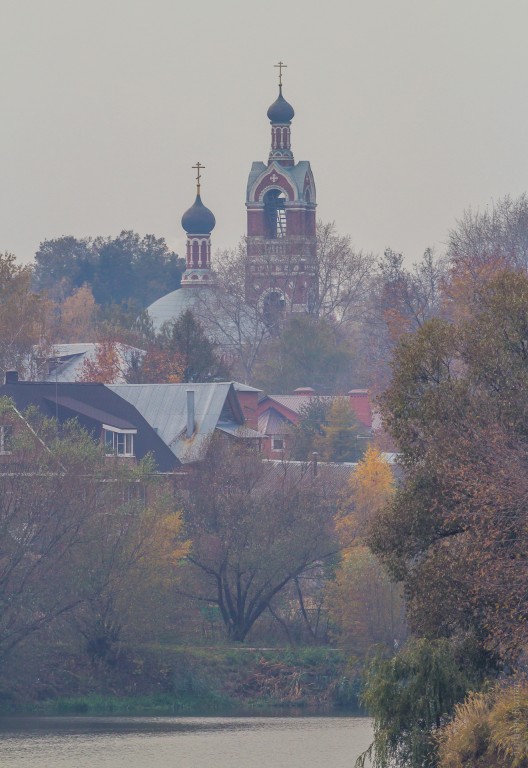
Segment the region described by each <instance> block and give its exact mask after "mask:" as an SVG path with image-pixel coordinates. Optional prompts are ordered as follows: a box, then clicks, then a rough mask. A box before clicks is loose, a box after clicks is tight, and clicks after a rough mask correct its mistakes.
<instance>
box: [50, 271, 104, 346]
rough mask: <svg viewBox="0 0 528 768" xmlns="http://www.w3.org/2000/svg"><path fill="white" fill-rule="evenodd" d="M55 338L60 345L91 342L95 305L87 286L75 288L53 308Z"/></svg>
mask: <svg viewBox="0 0 528 768" xmlns="http://www.w3.org/2000/svg"><path fill="white" fill-rule="evenodd" d="M55 311H56V320H55V325H56V330H55V336H56V338H57V339H58V340H59V341H60V343H61V344H68V343H73V342H85V341H91V340H92V338H93V335H94V330H95V319H96V304H95V299H94V297H93V294H92V292H91V290H90V288H89V287H88V286H87V285H82V286H81V287H80V288H77V289H76V290H75V291H74V293H72V294H71V295H70V296H67V297H66V298H65V299H64V301H62V302H60V303H59V304H58V305H56V306H55Z"/></svg>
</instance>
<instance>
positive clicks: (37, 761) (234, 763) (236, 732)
mask: <svg viewBox="0 0 528 768" xmlns="http://www.w3.org/2000/svg"><path fill="white" fill-rule="evenodd" d="M371 738H372V729H371V723H370V720H368V719H367V718H362V717H251V718H249V717H241V718H235V717H224V718H221V717H218V718H216V717H207V718H205V717H188V718H182V717H174V718H171V717H115V718H104V717H43V718H3V719H0V766H1V768H33V766H35V768H36V766H38V768H242V767H243V768H316V767H317V768H322V766H324V768H352V766H353V764H354V760H355V758H356V757H357V756H358V755H359V753H360V752H362V751H363V750H364V749H365V748H366V747H367V746H368V745H369V743H370V741H371Z"/></svg>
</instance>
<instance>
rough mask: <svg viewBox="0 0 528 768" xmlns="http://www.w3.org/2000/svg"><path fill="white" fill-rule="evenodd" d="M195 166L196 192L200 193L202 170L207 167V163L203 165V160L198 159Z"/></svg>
mask: <svg viewBox="0 0 528 768" xmlns="http://www.w3.org/2000/svg"><path fill="white" fill-rule="evenodd" d="M193 168H196V194H197V195H199V194H200V171H201V170H202V169H203V168H205V165H202V164H201V162H200V161H199V160H198V162H197V163H196V165H193Z"/></svg>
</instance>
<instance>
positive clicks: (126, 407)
mask: <svg viewBox="0 0 528 768" xmlns="http://www.w3.org/2000/svg"><path fill="white" fill-rule="evenodd" d="M0 396H7V397H10V398H12V399H13V401H14V402H15V405H16V407H17V409H18V410H19V411H25V410H26V408H28V407H29V406H31V405H34V406H36V407H37V408H38V409H39V411H40V412H41V413H42V414H43V415H44V416H47V417H49V418H54V417H56V418H58V419H59V421H66V420H67V419H71V418H76V419H77V421H78V422H79V424H80V425H81V426H82V427H84V428H85V429H86V430H87V431H88V432H90V433H91V434H92V435H93V436H94V438H95V439H100V437H101V430H102V426H103V424H107V425H109V426H111V427H115V428H116V429H136V430H137V433H136V435H135V436H134V453H135V455H136V457H137V458H138V459H142V458H144V457H145V456H146V455H147V454H151V455H152V456H153V458H154V461H155V463H156V466H157V469H158V470H159V471H160V472H171V471H173V470H174V468H175V467H177V466H179V464H180V461H179V460H178V459H177V457H175V456H174V454H173V453H172V452H171V451H170V450H169V448H168V447H167V446H166V445H165V444H164V442H163V440H162V439H161V438H160V437H159V436H158V434H157V433H156V431H155V430H154V429H153V428H152V426H151V425H150V424H149V423H148V422H147V420H146V419H145V418H144V417H143V416H142V415H141V413H139V411H138V410H137V409H136V408H134V407H133V405H132V404H131V403H129V402H127V401H126V400H125V399H123V398H121V397H119V395H118V394H117V393H115V392H113V391H112V390H111V389H110V387H107V386H105V385H104V384H84V383H79V382H75V383H68V382H42V381H39V382H33V381H19V382H16V383H12V384H4V385H3V386H0Z"/></svg>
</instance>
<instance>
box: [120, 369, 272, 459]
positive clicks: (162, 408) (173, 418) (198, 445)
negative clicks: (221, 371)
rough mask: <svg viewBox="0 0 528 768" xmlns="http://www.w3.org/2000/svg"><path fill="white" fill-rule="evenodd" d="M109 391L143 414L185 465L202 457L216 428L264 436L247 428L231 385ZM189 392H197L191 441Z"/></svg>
mask: <svg viewBox="0 0 528 768" xmlns="http://www.w3.org/2000/svg"><path fill="white" fill-rule="evenodd" d="M108 388H109V389H111V390H112V391H113V392H115V393H116V394H117V395H119V396H120V397H122V398H123V399H125V400H126V401H127V402H129V403H131V404H132V405H133V406H134V407H135V408H136V409H137V410H138V411H139V413H141V415H142V416H143V417H144V418H145V420H146V421H147V422H148V423H149V424H150V425H151V426H152V427H153V428H154V429H155V430H156V432H157V434H158V435H159V436H160V438H161V439H162V440H163V442H164V443H165V444H166V445H167V446H168V448H169V449H170V450H171V451H172V453H173V454H174V456H176V457H177V458H178V459H179V460H180V461H181V462H182V463H188V462H192V461H197V460H198V459H200V458H202V456H203V453H204V451H205V450H206V448H207V442H208V439H209V437H210V436H211V434H212V433H213V432H214V430H215V429H217V428H218V429H221V430H222V431H223V432H226V433H228V434H232V435H235V436H237V437H257V436H259V437H262V436H263V435H258V433H255V432H254V430H250V429H249V428H248V427H245V426H244V416H243V413H242V409H241V407H240V403H239V401H238V398H237V396H236V391H235V387H234V385H233V384H232V383H231V382H218V383H212V384H117V385H109V387H108ZM188 390H191V391H193V392H194V425H195V429H194V432H193V435H192V436H191V437H190V438H188V437H187V391H188ZM242 427H243V430H242V431H241V428H242ZM242 432H244V433H247V434H242ZM249 433H252V434H251V435H250V434H249Z"/></svg>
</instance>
